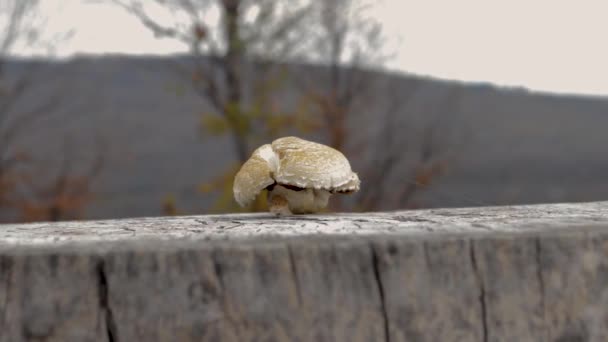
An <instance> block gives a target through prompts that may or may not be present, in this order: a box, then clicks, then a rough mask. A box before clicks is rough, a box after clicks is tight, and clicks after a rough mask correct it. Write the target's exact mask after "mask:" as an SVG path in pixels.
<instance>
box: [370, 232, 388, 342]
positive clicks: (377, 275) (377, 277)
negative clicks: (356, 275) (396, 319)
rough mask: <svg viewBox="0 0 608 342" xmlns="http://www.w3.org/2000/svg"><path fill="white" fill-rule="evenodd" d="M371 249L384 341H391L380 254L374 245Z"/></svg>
mask: <svg viewBox="0 0 608 342" xmlns="http://www.w3.org/2000/svg"><path fill="white" fill-rule="evenodd" d="M369 248H370V251H371V255H372V268H373V270H374V278H375V280H376V287H377V289H378V295H379V297H380V313H381V314H382V318H383V320H384V341H385V342H390V341H391V334H390V333H391V332H390V320H389V315H388V311H387V308H386V293H385V289H384V284H383V282H382V275H381V274H380V259H379V258H378V252H377V251H376V248H375V247H374V245H373V244H372V243H370V244H369Z"/></svg>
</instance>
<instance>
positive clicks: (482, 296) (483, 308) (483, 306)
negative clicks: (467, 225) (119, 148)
mask: <svg viewBox="0 0 608 342" xmlns="http://www.w3.org/2000/svg"><path fill="white" fill-rule="evenodd" d="M469 254H470V258H471V267H472V268H473V273H474V275H475V278H476V280H477V286H478V288H479V306H480V317H481V337H482V341H483V342H488V333H489V331H488V308H487V303H486V289H485V285H484V282H483V277H482V275H481V272H480V270H479V266H478V264H477V256H476V254H475V242H474V241H473V240H469Z"/></svg>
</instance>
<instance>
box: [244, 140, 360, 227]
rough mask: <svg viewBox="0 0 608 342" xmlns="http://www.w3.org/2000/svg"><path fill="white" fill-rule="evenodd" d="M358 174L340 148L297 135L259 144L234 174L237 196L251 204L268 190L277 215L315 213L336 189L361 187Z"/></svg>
mask: <svg viewBox="0 0 608 342" xmlns="http://www.w3.org/2000/svg"><path fill="white" fill-rule="evenodd" d="M360 183H361V182H360V181H359V177H358V176H357V174H356V173H354V172H353V171H352V170H351V168H350V164H349V162H348V159H346V157H345V156H344V155H343V154H342V153H341V152H340V151H338V150H336V149H333V148H331V147H329V146H325V145H322V144H319V143H315V142H312V141H307V140H304V139H300V138H297V137H284V138H280V139H277V140H275V141H273V142H272V143H271V144H265V145H262V146H260V147H259V148H257V149H256V150H255V151H254V152H253V154H252V155H251V157H250V158H249V160H247V161H246V162H245V163H244V164H243V166H242V167H241V169H240V170H239V172H238V173H237V174H236V176H235V178H234V186H233V192H234V198H235V200H236V201H237V203H238V204H239V205H241V206H242V207H245V206H247V205H249V204H250V203H251V202H252V201H253V200H254V199H255V198H256V197H257V196H258V195H259V194H260V192H262V190H264V189H267V190H268V204H269V210H270V212H272V213H275V214H277V215H289V214H292V213H293V214H308V213H316V212H319V211H320V210H322V209H323V208H325V207H327V203H328V201H329V197H330V196H331V195H332V194H334V193H341V194H342V193H352V192H355V191H358V190H359V184H360Z"/></svg>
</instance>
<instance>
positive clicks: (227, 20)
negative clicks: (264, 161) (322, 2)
mask: <svg viewBox="0 0 608 342" xmlns="http://www.w3.org/2000/svg"><path fill="white" fill-rule="evenodd" d="M112 2H114V3H116V4H118V5H120V6H121V7H123V8H124V9H126V10H127V11H128V12H129V13H131V14H133V15H134V16H136V17H137V18H138V19H139V20H140V21H141V23H142V24H143V25H145V27H147V28H148V29H150V30H151V31H152V32H153V33H154V34H155V36H156V37H159V38H170V39H175V40H177V41H180V42H181V43H183V44H184V45H185V46H186V47H187V48H188V50H189V52H190V56H191V57H192V58H191V59H190V61H191V62H192V64H193V65H190V66H188V67H184V66H183V65H182V66H177V67H176V68H178V71H179V72H180V74H181V76H184V77H185V78H186V79H188V80H189V81H190V85H191V88H192V90H194V92H195V93H196V94H198V95H199V96H200V97H201V98H202V99H204V100H205V101H206V102H207V103H208V104H210V105H211V107H212V108H213V111H214V113H213V114H212V115H211V116H209V115H207V116H205V118H204V120H205V121H204V122H205V123H206V126H207V127H210V128H211V130H212V131H219V132H220V133H228V134H229V135H230V136H231V139H232V141H233V145H234V151H235V155H236V157H237V159H238V160H239V161H240V162H244V161H245V160H247V158H248V157H249V153H250V152H251V151H250V149H251V145H252V141H255V140H256V136H257V137H258V138H259V136H260V135H268V133H269V132H268V130H269V123H270V122H272V119H274V118H275V117H276V116H286V115H287V113H281V112H280V111H279V113H277V110H276V109H274V110H271V108H270V107H271V106H270V105H269V104H268V102H269V101H270V100H269V97H268V96H264V95H267V94H266V93H265V90H267V89H268V87H270V86H271V84H272V81H273V80H275V79H276V77H277V75H278V74H277V73H278V72H279V71H278V67H280V64H277V63H275V62H277V61H279V60H283V59H285V58H287V57H288V56H291V55H295V54H297V53H298V51H297V50H298V49H297V47H298V40H297V39H298V37H297V36H296V35H294V34H293V33H294V32H295V31H297V30H299V29H300V27H301V26H302V24H303V23H304V20H303V19H304V18H305V17H306V16H305V13H306V11H308V7H307V6H306V5H305V3H304V2H302V1H297V0H293V1H287V2H282V1H273V0H199V1H196V0H168V1H163V0H155V1H140V0H112ZM154 10H160V11H161V12H162V13H169V14H171V18H170V19H168V18H166V16H165V17H163V16H157V17H154V16H153V15H152V14H151V13H152V12H153V11H154ZM247 66H253V68H250V69H249V71H251V70H252V69H253V70H254V71H255V74H256V77H255V79H253V78H252V77H251V75H250V73H247V72H246V71H247V70H245V69H246V67H247ZM260 97H262V98H260ZM256 105H257V106H258V107H256ZM259 106H262V108H259Z"/></svg>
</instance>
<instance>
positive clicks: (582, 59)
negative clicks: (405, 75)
mask: <svg viewBox="0 0 608 342" xmlns="http://www.w3.org/2000/svg"><path fill="white" fill-rule="evenodd" d="M318 1H323V0H318ZM42 2H43V4H44V6H50V7H48V11H49V14H53V17H52V18H53V21H52V22H51V23H50V24H51V28H52V29H56V30H61V29H69V28H73V29H75V35H74V36H73V37H72V39H71V40H70V41H69V42H67V43H64V45H63V46H62V47H60V48H59V49H58V52H59V54H60V55H62V56H70V55H72V54H75V53H127V54H164V53H172V52H176V51H184V47H183V46H182V45H180V44H178V43H174V42H172V41H170V40H158V39H155V38H154V37H153V36H152V35H151V34H150V32H149V31H147V30H146V29H145V28H143V27H142V26H141V25H140V23H139V22H138V21H137V20H136V19H134V18H132V17H131V16H130V15H128V14H126V13H124V12H123V11H122V10H121V9H119V8H116V7H113V6H111V5H107V4H100V3H96V2H95V1H87V0H43V1H42ZM58 3H63V5H62V6H61V10H59V11H58V10H57V4H58ZM52 6H55V7H52ZM51 12H52V13H51ZM374 13H375V15H376V16H377V17H378V19H379V20H381V21H382V22H383V23H384V24H385V26H386V27H385V28H386V32H387V34H389V36H392V37H393V38H398V40H399V45H398V46H397V45H395V46H396V48H395V49H396V50H395V51H396V52H397V53H396V56H395V58H394V59H393V60H392V61H391V62H390V64H389V66H390V67H391V68H396V69H399V70H403V71H407V72H411V73H415V74H424V75H432V76H435V77H440V78H448V79H458V80H465V81H476V82H491V83H495V84H499V85H509V86H524V87H526V88H530V89H534V90H544V91H552V92H560V93H584V94H602V95H608V19H607V18H608V17H607V16H606V15H607V13H608V1H607V0H596V1H592V0H577V1H572V0H501V1H498V0H494V1H493V0H458V1H451V0H418V1H414V0H381V2H380V3H378V6H377V8H376V9H375V12H374Z"/></svg>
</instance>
